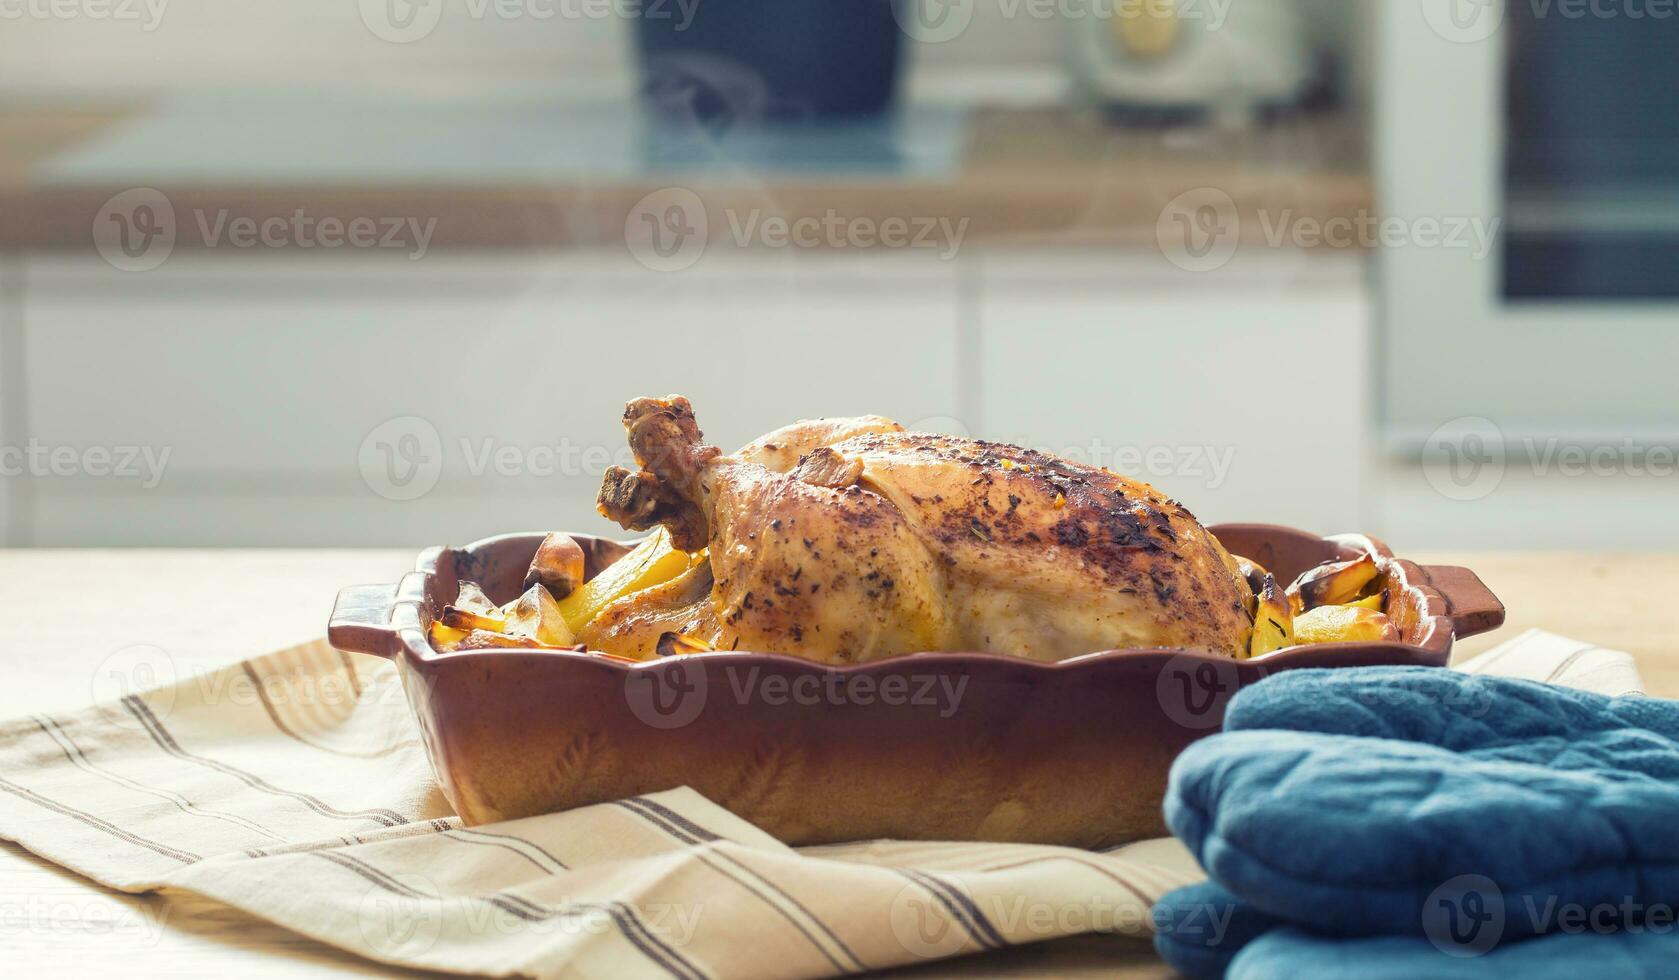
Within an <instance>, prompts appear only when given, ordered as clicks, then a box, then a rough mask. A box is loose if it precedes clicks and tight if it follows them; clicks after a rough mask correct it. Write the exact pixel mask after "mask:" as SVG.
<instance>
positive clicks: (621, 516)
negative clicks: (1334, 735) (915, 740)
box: [580, 396, 1252, 663]
mask: <svg viewBox="0 0 1679 980" xmlns="http://www.w3.org/2000/svg"><path fill="white" fill-rule="evenodd" d="M624 424H625V426H626V428H627V429H628V430H629V441H630V446H631V448H632V449H633V450H634V452H635V456H636V460H637V462H638V463H639V464H640V467H641V469H640V470H639V471H637V472H631V471H629V470H624V469H621V468H614V469H613V470H612V471H610V472H608V473H607V475H606V480H605V483H604V485H603V486H602V488H601V494H600V507H601V511H602V513H604V514H606V516H608V517H610V518H612V519H613V520H616V521H618V522H619V523H620V524H622V525H623V526H624V527H625V528H629V529H632V530H646V529H649V528H652V527H655V526H657V525H661V524H662V525H664V526H665V527H667V528H668V529H669V530H670V532H671V536H672V540H673V541H674V543H675V544H676V546H677V547H679V548H683V549H685V550H688V551H698V550H700V549H701V548H709V549H710V562H709V567H707V566H700V567H698V568H695V569H694V570H692V571H690V572H689V573H687V574H686V575H684V576H683V577H681V578H679V579H677V580H676V581H674V582H671V583H668V584H667V585H666V586H663V587H661V588H659V589H654V590H650V591H649V592H647V593H643V594H640V595H636V596H632V597H630V598H629V600H626V601H621V602H620V603H618V604H617V605H615V606H614V607H613V608H611V609H609V610H608V611H607V613H605V614H603V615H602V616H601V617H600V619H599V620H598V621H597V622H596V623H593V624H591V626H590V627H589V629H588V630H587V631H586V632H587V633H589V634H590V635H586V636H583V637H580V638H581V639H583V640H584V641H585V642H588V643H590V645H591V646H597V645H598V648H601V649H613V648H614V646H618V647H623V646H626V645H627V646H630V647H633V648H635V649H636V650H638V651H640V652H644V653H645V652H651V650H650V649H647V648H649V647H650V646H652V645H654V644H656V643H657V642H658V638H659V637H660V636H661V635H663V634H664V633H666V632H672V633H680V634H685V635H686V636H688V637H689V638H691V639H693V640H696V641H698V642H699V643H701V644H702V645H709V646H712V647H714V648H716V649H722V650H731V649H739V650H751V651H754V652H764V653H784V654H789V655H793V656H799V657H804V658H807V659H811V660H817V661H822V662H826V663H853V662H862V661H868V660H876V659H879V658H882V657H890V656H895V655H899V654H906V653H916V652H927V651H966V652H990V653H1000V654H1006V655H1009V656H1016V657H1024V658H1029V659H1032V660H1041V661H1056V660H1063V659H1066V658H1068V657H1075V656H1079V655H1082V654H1086V653H1093V652H1098V651H1102V650H1110V649H1116V648H1127V647H1170V648H1182V649H1198V650H1210V651H1215V652H1219V653H1224V654H1229V655H1231V656H1237V655H1240V654H1241V653H1242V652H1244V651H1245V650H1246V649H1247V647H1248V641H1249V637H1250V634H1251V632H1252V618H1251V616H1250V613H1249V609H1250V608H1251V599H1252V592H1251V590H1250V588H1249V586H1248V584H1247V582H1246V580H1245V579H1244V578H1243V576H1242V575H1241V574H1240V572H1239V571H1238V570H1237V567H1236V562H1235V561H1234V560H1233V559H1232V558H1231V556H1230V555H1229V553H1227V552H1226V551H1225V550H1224V548H1223V547H1222V546H1220V544H1219V543H1218V541H1217V540H1216V539H1215V538H1214V537H1213V536H1212V535H1211V534H1209V533H1207V531H1206V529H1204V528H1203V527H1201V525H1200V524H1199V523H1198V522H1197V521H1196V520H1195V517H1194V516H1193V515H1192V514H1190V513H1189V511H1187V510H1186V509H1184V507H1183V506H1182V505H1181V504H1178V503H1177V502H1175V501H1173V500H1169V499H1167V498H1166V497H1165V496H1163V495H1162V494H1161V493H1159V492H1158V491H1157V490H1155V489H1154V488H1153V487H1150V486H1149V485H1147V484H1145V483H1140V482H1137V481H1134V480H1128V479H1126V478H1124V477H1121V476H1118V475H1116V474H1114V473H1110V472H1108V471H1106V470H1100V469H1092V468H1089V467H1085V466H1079V465H1076V464H1073V463H1069V462H1067V461H1065V460H1061V459H1058V458H1056V457H1053V456H1049V455H1046V454H1044V453H1039V452H1034V451H1031V450H1027V449H1021V448H1018V447H1015V446H1008V445H1000V444H997V443H988V442H979V441H974V440H969V439H958V438H954V437H951V436H942V435H929V434H924V433H915V432H905V431H903V430H902V427H901V426H898V425H897V424H896V423H893V422H891V421H890V420H887V419H882V418H862V419H843V420H827V421H821V422H805V423H799V424H797V425H794V426H789V427H788V428H786V429H782V430H778V431H777V432H774V433H770V434H769V435H767V436H764V437H763V438H762V439H759V440H757V441H756V442H754V443H752V444H751V445H749V446H747V447H746V448H745V449H744V450H742V452H740V453H738V454H736V455H732V456H730V455H724V454H723V453H722V452H721V451H720V450H719V449H717V448H716V447H714V446H707V445H705V444H704V442H703V441H702V439H701V435H700V430H699V427H698V425H697V424H696V422H695V420H694V414H693V410H692V408H691V407H690V405H689V404H688V401H687V400H686V399H684V398H681V397H677V396H672V397H670V398H667V399H649V398H643V399H638V400H637V401H634V402H632V403H630V406H629V408H628V410H627V411H626V412H625V415H624ZM667 642H668V641H667Z"/></svg>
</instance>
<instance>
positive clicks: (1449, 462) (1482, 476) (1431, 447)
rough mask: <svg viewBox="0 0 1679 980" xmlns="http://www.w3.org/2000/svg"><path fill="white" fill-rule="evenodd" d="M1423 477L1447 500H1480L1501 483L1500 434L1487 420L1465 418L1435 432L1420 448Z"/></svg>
mask: <svg viewBox="0 0 1679 980" xmlns="http://www.w3.org/2000/svg"><path fill="white" fill-rule="evenodd" d="M1422 466H1423V477H1424V478H1425V479H1427V480H1428V484H1429V486H1431V487H1433V488H1434V490H1435V492H1436V493H1439V494H1440V495H1441V496H1443V497H1446V498H1447V499H1450V500H1459V501H1471V500H1481V499H1483V498H1485V497H1486V496H1488V495H1489V494H1491V493H1492V492H1493V491H1494V490H1497V489H1498V485H1499V484H1500V483H1502V482H1503V480H1504V470H1505V447H1504V433H1503V432H1502V431H1501V430H1500V429H1499V428H1498V426H1497V425H1495V424H1494V423H1493V421H1492V420H1491V419H1486V418H1482V417H1480V416H1466V417H1464V418H1457V419H1452V420H1451V421H1450V422H1447V423H1446V424H1445V425H1442V426H1440V427H1439V428H1438V429H1435V430H1434V432H1433V433H1431V434H1430V435H1429V437H1428V441H1427V442H1425V443H1424V444H1423V452H1422Z"/></svg>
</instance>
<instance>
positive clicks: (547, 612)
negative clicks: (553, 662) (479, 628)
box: [503, 585, 577, 647]
mask: <svg viewBox="0 0 1679 980" xmlns="http://www.w3.org/2000/svg"><path fill="white" fill-rule="evenodd" d="M503 613H504V614H505V619H506V624H507V626H506V629H505V630H503V632H505V633H507V634H508V635H509V636H519V637H524V638H525V639H529V640H535V641H536V642H538V643H540V644H542V645H543V646H550V647H568V646H571V645H572V644H574V643H576V642H577V637H576V636H575V635H573V634H572V632H571V627H569V626H567V625H566V621H565V617H564V616H562V615H560V604H559V603H558V602H556V601H555V600H554V597H553V596H552V595H549V594H548V590H547V589H546V588H544V587H542V586H540V585H533V586H531V587H530V588H529V589H526V590H525V594H524V595H522V596H520V597H519V598H517V599H515V600H513V601H512V602H510V603H508V604H507V607H506V608H505V609H504V610H503Z"/></svg>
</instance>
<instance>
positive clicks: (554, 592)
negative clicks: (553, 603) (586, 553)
mask: <svg viewBox="0 0 1679 980" xmlns="http://www.w3.org/2000/svg"><path fill="white" fill-rule="evenodd" d="M583 564H584V557H583V547H582V545H579V544H578V543H577V542H576V540H574V539H573V538H572V536H571V535H569V534H561V533H560V532H558V531H556V532H554V533H553V534H550V535H548V536H547V537H546V538H543V539H542V546H541V547H539V548H537V549H536V557H534V558H532V559H531V567H530V570H529V571H527V572H525V589H526V590H527V592H526V594H527V595H528V594H529V591H528V590H529V589H530V588H531V587H532V586H536V585H540V586H542V587H543V588H545V589H547V590H548V594H549V595H550V596H552V597H553V598H555V599H564V598H565V597H566V596H568V595H571V594H572V593H573V592H575V591H577V589H578V587H579V586H581V585H582V584H583Z"/></svg>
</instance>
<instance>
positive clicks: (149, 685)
mask: <svg viewBox="0 0 1679 980" xmlns="http://www.w3.org/2000/svg"><path fill="white" fill-rule="evenodd" d="M179 682H180V677H179V675H178V674H177V672H176V669H175V658H174V657H172V656H170V655H169V651H168V650H165V649H164V648H162V647H160V646H154V645H153V644H150V643H133V644H130V645H128V646H125V647H122V648H121V649H118V650H115V651H113V652H112V653H111V654H110V655H109V656H107V657H106V658H105V659H104V660H101V661H100V662H99V666H97V667H95V668H94V669H93V676H92V677H91V678H89V693H90V694H91V695H92V696H93V703H94V704H96V705H98V706H99V710H100V713H101V714H103V715H104V716H105V717H106V718H107V719H108V720H112V721H120V722H132V721H133V718H132V717H131V716H130V714H129V712H128V709H127V708H125V707H123V705H122V701H123V699H124V698H129V697H134V696H136V695H141V694H143V695H145V696H146V707H147V708H149V709H150V710H151V713H152V714H153V715H156V716H157V717H159V718H162V717H165V716H167V715H168V714H169V713H170V712H171V711H173V710H174V708H175V691H176V685H177V684H178V683H179Z"/></svg>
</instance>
